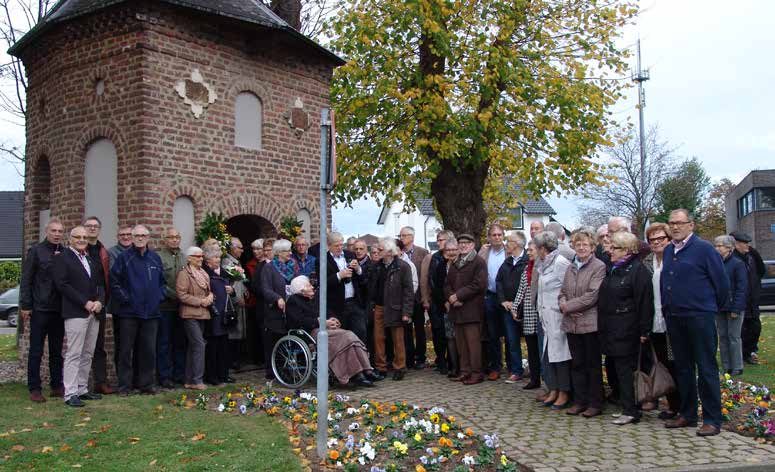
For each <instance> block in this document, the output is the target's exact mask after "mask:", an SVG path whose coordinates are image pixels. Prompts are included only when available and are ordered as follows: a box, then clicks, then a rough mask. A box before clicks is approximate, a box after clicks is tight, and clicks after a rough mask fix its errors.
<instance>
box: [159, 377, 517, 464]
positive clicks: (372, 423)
mask: <svg viewBox="0 0 775 472" xmlns="http://www.w3.org/2000/svg"><path fill="white" fill-rule="evenodd" d="M328 401H329V411H328V437H329V440H328V453H327V457H326V459H325V460H323V461H321V460H320V459H319V458H318V457H317V455H316V451H315V435H316V430H317V424H316V422H317V415H318V412H317V398H316V397H315V396H314V395H312V394H310V393H307V392H299V391H297V392H295V393H294V394H292V395H285V396H281V395H278V394H277V393H275V392H273V391H271V390H268V389H265V390H261V391H259V390H255V389H254V388H252V387H250V386H245V387H243V388H242V389H241V390H239V391H236V392H229V393H225V394H220V393H213V394H207V393H200V394H199V395H196V396H187V395H182V396H181V397H179V398H177V399H175V400H173V401H172V403H173V404H174V405H177V406H179V407H183V408H199V409H202V410H211V411H217V412H221V413H225V414H234V415H250V414H257V413H265V414H267V415H270V416H274V417H277V418H278V420H280V421H281V422H282V423H283V424H284V425H285V426H286V427H287V428H288V431H289V440H290V442H291V446H292V448H293V450H294V452H296V453H297V454H298V455H299V456H300V458H301V461H302V463H303V464H304V466H305V468H306V469H307V470H312V469H315V470H320V469H341V470H345V471H359V470H368V471H370V472H387V471H415V472H424V471H435V470H445V471H473V470H476V471H479V470H483V471H484V470H488V471H516V470H517V465H516V464H515V463H514V462H513V461H512V460H510V459H509V458H508V457H507V456H506V455H505V454H504V453H503V451H502V450H501V448H500V444H499V441H498V436H497V435H496V434H492V435H488V434H485V435H482V436H479V435H477V434H475V433H474V431H473V430H472V429H471V428H465V427H464V426H463V425H460V424H459V422H458V420H457V419H456V418H455V417H454V416H448V415H446V414H445V412H444V409H443V408H431V409H425V408H420V407H418V406H415V405H410V404H408V403H406V402H395V403H380V402H373V401H368V400H359V401H352V400H351V399H350V398H349V397H348V396H346V395H335V394H330V395H329V400H328Z"/></svg>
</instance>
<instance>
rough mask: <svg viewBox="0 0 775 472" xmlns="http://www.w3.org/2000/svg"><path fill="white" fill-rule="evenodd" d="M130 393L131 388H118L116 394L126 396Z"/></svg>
mask: <svg viewBox="0 0 775 472" xmlns="http://www.w3.org/2000/svg"><path fill="white" fill-rule="evenodd" d="M131 394H132V389H131V388H124V389H118V396H119V397H128V396H129V395H131Z"/></svg>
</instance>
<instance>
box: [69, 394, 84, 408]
mask: <svg viewBox="0 0 775 472" xmlns="http://www.w3.org/2000/svg"><path fill="white" fill-rule="evenodd" d="M65 405H67V406H75V407H81V406H86V404H85V403H84V402H82V401H81V399H80V398H79V397H78V396H76V395H73V396H72V397H70V398H68V399H67V400H65Z"/></svg>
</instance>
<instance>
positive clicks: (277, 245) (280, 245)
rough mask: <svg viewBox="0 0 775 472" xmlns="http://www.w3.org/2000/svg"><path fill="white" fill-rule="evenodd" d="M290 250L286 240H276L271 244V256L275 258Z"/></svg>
mask: <svg viewBox="0 0 775 472" xmlns="http://www.w3.org/2000/svg"><path fill="white" fill-rule="evenodd" d="M290 250H291V242H290V241H288V240H287V239H278V240H277V241H275V242H274V244H272V255H274V256H276V255H278V254H280V253H281V252H283V251H290Z"/></svg>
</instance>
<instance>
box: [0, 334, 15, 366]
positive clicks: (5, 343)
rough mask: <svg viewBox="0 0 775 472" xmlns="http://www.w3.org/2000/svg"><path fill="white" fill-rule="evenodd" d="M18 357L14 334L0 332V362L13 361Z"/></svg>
mask: <svg viewBox="0 0 775 472" xmlns="http://www.w3.org/2000/svg"><path fill="white" fill-rule="evenodd" d="M18 359H19V350H18V349H16V335H15V334H0V362H7V361H15V360H18Z"/></svg>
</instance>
